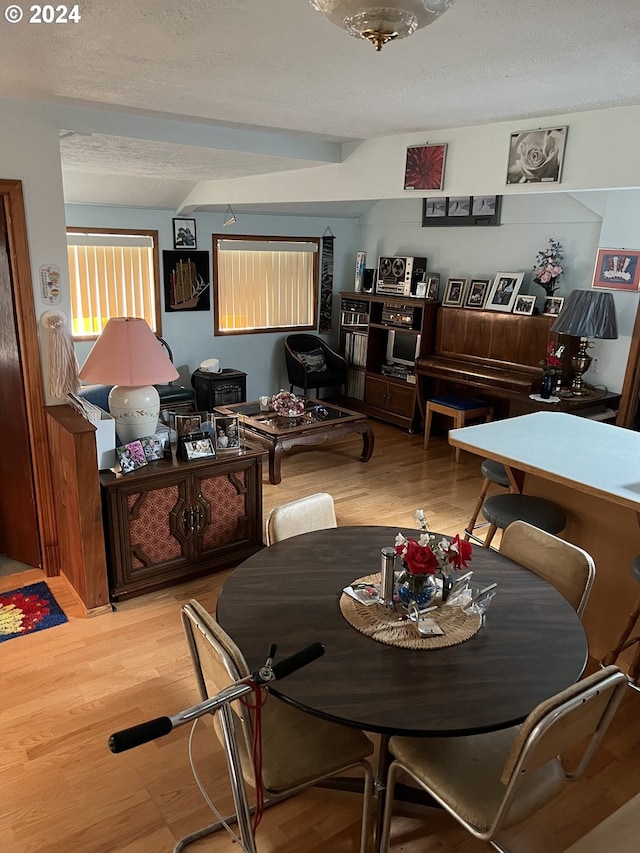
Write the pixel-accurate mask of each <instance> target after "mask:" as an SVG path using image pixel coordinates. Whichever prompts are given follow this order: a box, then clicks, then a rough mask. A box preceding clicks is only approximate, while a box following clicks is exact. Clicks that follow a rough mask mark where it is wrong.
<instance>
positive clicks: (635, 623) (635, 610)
mask: <svg viewBox="0 0 640 853" xmlns="http://www.w3.org/2000/svg"><path fill="white" fill-rule="evenodd" d="M631 576H632V577H633V579H634V580H635V581H636V582H637V583H639V584H640V555H639V556H637V557H635V558H634V560H633V563H632V564H631ZM637 627H640V595H639V596H638V597H637V598H636V601H635V604H634V605H633V607H632V608H631V612H630V613H629V617H628V619H627V622H626V625H625V626H624V628H623V629H622V633H621V634H620V637H619V638H618V642H617V643H616V646H615V648H613V649H612V650H611V651H610V652H607V654H606V655H605V656H604V658H603V660H602V664H603V666H607V665H608V664H612V663H616V661H617V660H618V658H619V657H620V655H621V654H622V652H624V651H625V650H626V649H630V648H631V647H632V646H635V645H637V646H638V648H637V649H636V651H635V654H634V657H633V660H632V661H631V664H630V666H629V672H628V676H629V681H630V684H631V686H632V687H634V688H635V689H636V690H639V689H640V630H639V631H637V632H636V634H635V635H633V636H632V632H633V630H634V628H637Z"/></svg>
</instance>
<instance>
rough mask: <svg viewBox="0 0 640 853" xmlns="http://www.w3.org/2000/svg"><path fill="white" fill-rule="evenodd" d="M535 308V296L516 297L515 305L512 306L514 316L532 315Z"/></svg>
mask: <svg viewBox="0 0 640 853" xmlns="http://www.w3.org/2000/svg"><path fill="white" fill-rule="evenodd" d="M535 307H536V298H535V296H520V295H518V296H516V304H515V305H514V306H513V313H514V314H533V309H534V308H535Z"/></svg>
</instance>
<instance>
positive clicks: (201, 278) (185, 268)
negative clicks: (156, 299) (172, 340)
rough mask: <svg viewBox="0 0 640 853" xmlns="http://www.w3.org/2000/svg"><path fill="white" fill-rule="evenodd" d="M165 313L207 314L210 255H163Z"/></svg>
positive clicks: (188, 253)
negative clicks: (187, 312) (189, 312)
mask: <svg viewBox="0 0 640 853" xmlns="http://www.w3.org/2000/svg"><path fill="white" fill-rule="evenodd" d="M162 267H163V272H164V310H165V311H208V310H209V307H210V297H209V289H210V287H209V283H210V280H211V278H210V272H209V252H195V251H188V250H181V251H178V252H168V251H164V252H163V253H162Z"/></svg>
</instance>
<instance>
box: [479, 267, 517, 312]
mask: <svg viewBox="0 0 640 853" xmlns="http://www.w3.org/2000/svg"><path fill="white" fill-rule="evenodd" d="M523 278H524V273H523V272H499V273H496V277H495V278H494V280H493V284H492V285H491V289H490V290H489V296H488V297H487V301H486V303H485V306H484V307H485V309H487V310H489V311H504V312H505V313H507V312H508V313H511V311H512V310H513V306H514V305H515V302H516V296H517V295H518V291H519V290H520V287H521V286H522V279H523Z"/></svg>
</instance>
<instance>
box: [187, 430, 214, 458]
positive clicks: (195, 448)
mask: <svg viewBox="0 0 640 853" xmlns="http://www.w3.org/2000/svg"><path fill="white" fill-rule="evenodd" d="M183 452H184V457H183V458H184V459H186V460H187V462H192V461H193V460H194V459H207V458H208V457H210V456H215V455H216V451H215V448H214V446H213V442H212V441H211V439H210V438H208V437H207V436H205V437H204V438H187V439H185V440H184V441H183Z"/></svg>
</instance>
